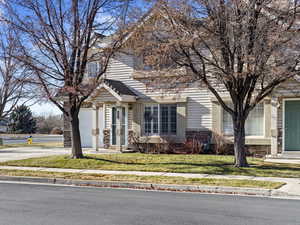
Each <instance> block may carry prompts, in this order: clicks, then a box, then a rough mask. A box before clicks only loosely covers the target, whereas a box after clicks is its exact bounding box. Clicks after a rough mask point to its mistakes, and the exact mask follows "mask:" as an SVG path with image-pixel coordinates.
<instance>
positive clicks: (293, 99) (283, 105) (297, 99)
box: [277, 98, 300, 153]
mask: <svg viewBox="0 0 300 225" xmlns="http://www.w3.org/2000/svg"><path fill="white" fill-rule="evenodd" d="M299 100H300V98H283V99H282V128H281V129H282V137H281V138H282V153H284V152H292V151H288V150H286V149H285V103H286V102H287V101H299ZM277 129H278V128H277Z"/></svg>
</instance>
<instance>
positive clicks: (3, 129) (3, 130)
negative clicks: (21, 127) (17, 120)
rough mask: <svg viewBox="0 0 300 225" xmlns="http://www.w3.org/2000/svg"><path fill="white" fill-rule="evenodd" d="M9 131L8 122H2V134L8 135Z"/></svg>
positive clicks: (0, 121)
mask: <svg viewBox="0 0 300 225" xmlns="http://www.w3.org/2000/svg"><path fill="white" fill-rule="evenodd" d="M7 131H8V121H7V120H5V119H3V120H0V133H6V132H7Z"/></svg>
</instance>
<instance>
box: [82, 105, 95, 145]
mask: <svg viewBox="0 0 300 225" xmlns="http://www.w3.org/2000/svg"><path fill="white" fill-rule="evenodd" d="M92 118H93V117H92V109H84V108H83V109H81V110H80V112H79V128H80V135H81V145H82V147H84V148H87V147H88V148H91V147H92V122H93V121H92Z"/></svg>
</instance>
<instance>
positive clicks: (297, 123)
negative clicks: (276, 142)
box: [284, 100, 300, 151]
mask: <svg viewBox="0 0 300 225" xmlns="http://www.w3.org/2000/svg"><path fill="white" fill-rule="evenodd" d="M284 109H285V112H284V113H285V114H284V150H285V151H300V100H290V101H285V107H284Z"/></svg>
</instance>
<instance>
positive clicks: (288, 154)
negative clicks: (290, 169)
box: [266, 151, 300, 160]
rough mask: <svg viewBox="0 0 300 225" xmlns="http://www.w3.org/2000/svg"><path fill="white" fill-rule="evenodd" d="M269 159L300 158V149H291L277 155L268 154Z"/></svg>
mask: <svg viewBox="0 0 300 225" xmlns="http://www.w3.org/2000/svg"><path fill="white" fill-rule="evenodd" d="M266 158H267V159H299V160H300V151H293V152H292V151H290V152H284V153H282V154H278V155H277V156H273V155H267V156H266Z"/></svg>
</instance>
